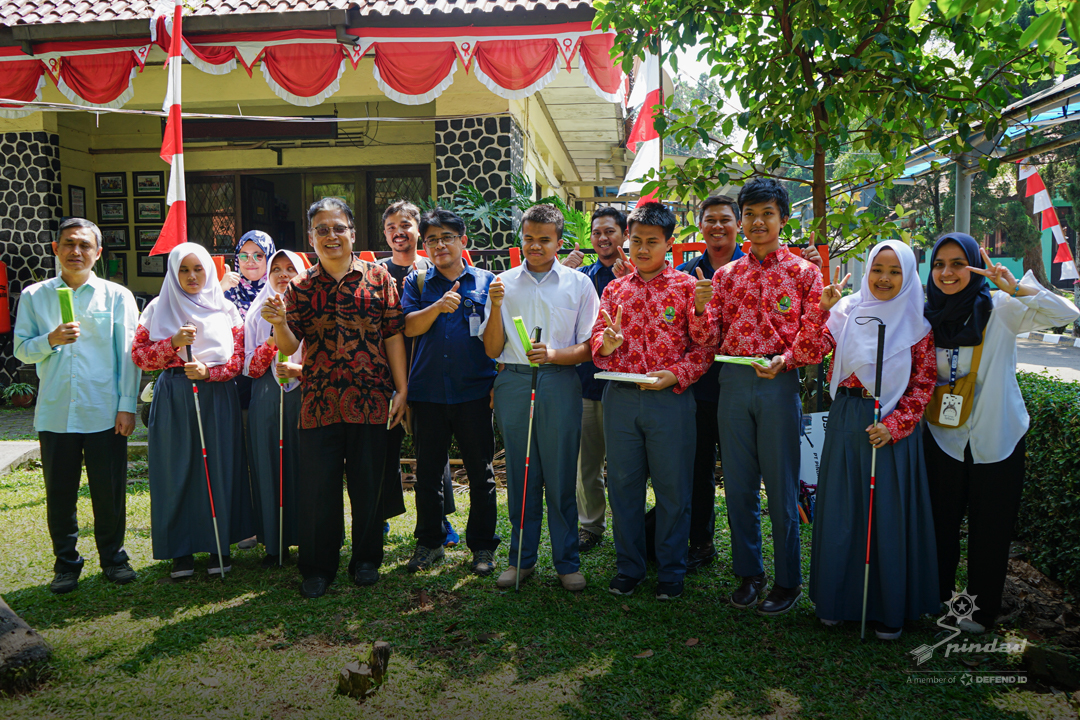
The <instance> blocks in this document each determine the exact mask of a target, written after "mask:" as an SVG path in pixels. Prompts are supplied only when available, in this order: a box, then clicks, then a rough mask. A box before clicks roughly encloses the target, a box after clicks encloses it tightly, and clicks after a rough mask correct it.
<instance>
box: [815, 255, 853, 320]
mask: <svg viewBox="0 0 1080 720" xmlns="http://www.w3.org/2000/svg"><path fill="white" fill-rule="evenodd" d="M850 279H851V273H848V274H847V275H845V276H844V279H843V280H841V279H840V267H839V266H837V268H836V273H835V274H834V275H833V283H832V285H829V286H827V287H826V288H825V289H823V290H822V291H821V302H819V303H818V307H819V308H821V311H822V312H828V311H829V310H832V308H833V306H834V305H836V303H838V302H840V298H842V297H843V296H844V287H846V286H847V283H848V280H850Z"/></svg>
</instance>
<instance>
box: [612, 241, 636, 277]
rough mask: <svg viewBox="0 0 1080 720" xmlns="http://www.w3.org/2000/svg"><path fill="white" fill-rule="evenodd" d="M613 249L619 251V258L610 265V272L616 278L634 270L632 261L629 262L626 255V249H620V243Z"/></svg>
mask: <svg viewBox="0 0 1080 720" xmlns="http://www.w3.org/2000/svg"><path fill="white" fill-rule="evenodd" d="M615 250H617V251H618V253H619V259H618V260H616V261H615V264H614V265H612V266H611V274H612V275H614V276H615V277H616V278H621V277H624V276H626V275H629V274H630V273H632V272H633V271H634V265H633V263H631V262H630V258H628V257H626V251H625V250H623V249H622V245H619V246H617V247H616V248H615Z"/></svg>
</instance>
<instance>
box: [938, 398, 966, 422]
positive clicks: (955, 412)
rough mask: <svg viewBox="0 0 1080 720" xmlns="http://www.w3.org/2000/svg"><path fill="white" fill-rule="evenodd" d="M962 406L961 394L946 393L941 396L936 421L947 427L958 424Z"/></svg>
mask: <svg viewBox="0 0 1080 720" xmlns="http://www.w3.org/2000/svg"><path fill="white" fill-rule="evenodd" d="M963 407H964V396H963V395H952V394H949V393H946V394H944V395H942V396H941V412H940V413H939V414H938V422H939V423H941V424H942V425H948V426H949V427H957V426H959V425H960V411H961V410H962V409H963Z"/></svg>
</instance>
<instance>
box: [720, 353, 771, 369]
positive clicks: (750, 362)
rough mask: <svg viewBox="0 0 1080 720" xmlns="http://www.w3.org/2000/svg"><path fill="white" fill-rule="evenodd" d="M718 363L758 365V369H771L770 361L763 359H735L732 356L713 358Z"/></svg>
mask: <svg viewBox="0 0 1080 720" xmlns="http://www.w3.org/2000/svg"><path fill="white" fill-rule="evenodd" d="M713 360H715V361H716V362H722V363H733V364H735V365H757V366H758V367H763V368H767V367H769V361H768V360H766V359H765V358H763V357H734V356H732V355H717V356H716V357H715V358H713Z"/></svg>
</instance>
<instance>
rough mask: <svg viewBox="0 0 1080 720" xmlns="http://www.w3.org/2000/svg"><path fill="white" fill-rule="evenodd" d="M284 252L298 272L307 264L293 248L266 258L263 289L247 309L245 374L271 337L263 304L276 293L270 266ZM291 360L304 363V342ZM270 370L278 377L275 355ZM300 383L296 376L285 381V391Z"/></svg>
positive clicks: (245, 323)
mask: <svg viewBox="0 0 1080 720" xmlns="http://www.w3.org/2000/svg"><path fill="white" fill-rule="evenodd" d="M281 254H284V255H285V256H286V257H288V258H289V262H291V263H292V264H293V267H294V268H295V269H296V272H297V274H298V275H299V274H300V273H302V272H304V270H306V269H307V266H306V265H305V264H304V261H303V260H302V259H301V258H300V256H299V255H297V254H296V253H294V252H293V251H292V250H278V251H277V252H275V253H274V254H273V255H271V256H270V257H268V258H267V259H266V276H265V277H264V278H263V280H264V281H265V282H263V286H262V289H261V290H259V294H258V295H256V296H255V299H254V300H252V301H251V307H249V308H248V311H247V319H245V320H244V374H245V375H248V374H249V373H250V371H251V358H252V356H253V355H254V354H255V351H256V350H258V349H259V347H261V346H262V344H263V343H264V342H266V341H267V339H269V337H270V333H271V331H272V330H273V329H274V328H273V326H272V325H271V324H270V323H268V322H267V321H265V320H263V319H262V306H263V305H265V304H266V301H267V300H268V299H269V298H270V296H271V295H273V294H276V293H274V291H273V290H272V289H271V288H270V266H271V265H273V264H274V258H276V257H277V256H278V255H281ZM289 362H291V363H296V364H297V365H303V364H304V344H303V343H300V347H299V348H297V349H296V352H295V353H293V354H292V355H291V356H289ZM270 371H271V372H273V373H274V376H275V377H277V356H276V355H275V358H274V362H273V363H272V364H271V365H270ZM299 385H300V381H299V380H297V379H296V378H292V379H290V380H289V382H287V383H285V392H289V391H291V390H294V389H295V388H296V387H298V386H299Z"/></svg>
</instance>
